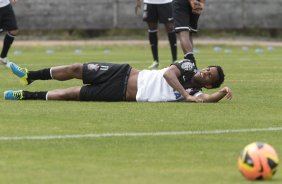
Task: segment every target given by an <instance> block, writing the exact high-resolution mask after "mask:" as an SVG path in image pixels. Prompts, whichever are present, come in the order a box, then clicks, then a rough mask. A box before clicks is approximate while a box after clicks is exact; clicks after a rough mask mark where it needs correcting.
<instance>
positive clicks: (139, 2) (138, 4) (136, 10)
mask: <svg viewBox="0 0 282 184" xmlns="http://www.w3.org/2000/svg"><path fill="white" fill-rule="evenodd" d="M139 9H141V0H136V5H135V15H138V11H139Z"/></svg>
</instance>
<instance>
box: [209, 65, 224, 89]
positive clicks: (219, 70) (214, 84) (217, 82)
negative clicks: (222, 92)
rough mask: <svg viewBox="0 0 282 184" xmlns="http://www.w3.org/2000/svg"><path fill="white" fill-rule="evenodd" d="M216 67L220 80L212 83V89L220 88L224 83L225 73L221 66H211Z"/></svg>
mask: <svg viewBox="0 0 282 184" xmlns="http://www.w3.org/2000/svg"><path fill="white" fill-rule="evenodd" d="M211 67H215V68H216V69H217V73H218V80H217V81H216V82H214V83H212V88H218V87H219V86H220V85H221V84H222V83H223V82H224V76H225V75H224V72H223V69H222V68H221V66H209V68H211Z"/></svg>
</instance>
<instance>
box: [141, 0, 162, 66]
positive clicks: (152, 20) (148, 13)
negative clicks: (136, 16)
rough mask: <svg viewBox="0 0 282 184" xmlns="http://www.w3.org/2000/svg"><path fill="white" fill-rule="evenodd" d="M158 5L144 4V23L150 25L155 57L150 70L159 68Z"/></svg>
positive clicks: (149, 34)
mask: <svg viewBox="0 0 282 184" xmlns="http://www.w3.org/2000/svg"><path fill="white" fill-rule="evenodd" d="M157 6H158V5H157V4H148V3H144V10H143V21H145V22H147V25H148V39H149V42H150V45H151V51H152V55H153V60H154V61H153V64H152V65H150V66H149V68H157V67H158V66H159V55H158V9H157Z"/></svg>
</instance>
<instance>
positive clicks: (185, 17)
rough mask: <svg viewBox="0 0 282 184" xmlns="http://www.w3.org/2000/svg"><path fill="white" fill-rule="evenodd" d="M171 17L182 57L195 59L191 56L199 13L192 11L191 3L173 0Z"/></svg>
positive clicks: (184, 0)
mask: <svg viewBox="0 0 282 184" xmlns="http://www.w3.org/2000/svg"><path fill="white" fill-rule="evenodd" d="M173 18H174V22H175V31H176V33H178V36H179V40H180V45H181V48H182V51H183V54H184V59H190V60H193V61H194V62H195V64H196V61H195V59H194V56H193V37H192V34H193V33H196V32H197V31H198V30H197V27H198V19H199V15H196V14H193V13H192V8H191V5H190V3H189V2H188V1H186V0H174V1H173Z"/></svg>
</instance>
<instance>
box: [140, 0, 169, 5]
mask: <svg viewBox="0 0 282 184" xmlns="http://www.w3.org/2000/svg"><path fill="white" fill-rule="evenodd" d="M171 2H172V0H144V3H147V4H166V3H171Z"/></svg>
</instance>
